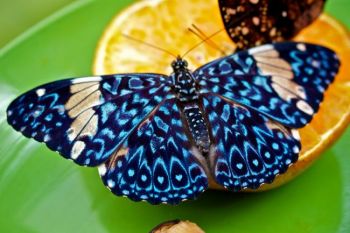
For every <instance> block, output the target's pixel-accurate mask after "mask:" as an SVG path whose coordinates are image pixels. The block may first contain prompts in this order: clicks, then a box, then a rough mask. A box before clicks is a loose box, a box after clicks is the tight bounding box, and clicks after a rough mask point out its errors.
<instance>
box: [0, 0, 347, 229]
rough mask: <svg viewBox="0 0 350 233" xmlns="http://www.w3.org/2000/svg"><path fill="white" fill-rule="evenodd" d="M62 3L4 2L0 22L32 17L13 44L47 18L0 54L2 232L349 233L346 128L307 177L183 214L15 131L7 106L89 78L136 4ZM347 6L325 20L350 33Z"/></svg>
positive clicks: (336, 3) (334, 1) (227, 196)
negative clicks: (109, 183) (97, 53)
mask: <svg viewBox="0 0 350 233" xmlns="http://www.w3.org/2000/svg"><path fill="white" fill-rule="evenodd" d="M345 1H347V3H345ZM3 2H4V1H3ZM37 2H38V1H37ZM52 2H53V1H52ZM56 2H59V3H56V5H55V7H56V9H57V8H59V6H61V5H65V4H66V3H67V2H70V3H69V4H68V5H66V6H65V7H63V8H60V10H58V11H56V12H55V13H52V12H53V11H54V9H55V7H52V5H49V4H47V3H46V4H44V5H43V6H42V8H40V11H38V10H37V9H32V8H30V7H28V8H27V7H26V6H27V5H28V6H29V4H30V3H28V1H24V0H13V1H6V3H1V8H2V10H0V14H1V11H4V12H5V10H4V9H6V7H7V9H12V12H8V11H6V14H5V16H6V17H12V18H10V19H12V20H15V18H16V17H15V16H16V15H18V14H20V13H23V12H27V13H28V12H33V13H32V14H33V16H31V15H30V14H29V15H28V16H27V18H25V17H24V18H23V17H22V20H18V21H16V22H17V24H14V25H13V26H12V28H8V31H9V32H11V33H10V34H11V35H10V37H11V36H12V37H13V35H15V34H16V33H18V32H19V31H21V30H22V31H23V30H24V28H26V27H27V26H26V25H27V24H28V22H35V21H38V20H39V19H40V18H43V17H44V18H45V19H43V20H40V22H39V23H38V24H36V26H34V27H31V28H30V29H27V30H26V31H25V32H24V33H22V34H21V36H19V37H16V39H13V40H12V41H11V42H10V43H8V44H7V45H6V46H4V47H3V48H2V49H1V50H0V232H21V233H22V232H24V233H25V232H45V233H46V232H50V233H55V232H59V233H62V232H65V233H69V232H75V233H76V232H84V233H86V232H115V233H119V232H120V233H128V232H133V233H134V232H148V231H149V230H150V229H151V228H153V227H154V226H155V225H157V224H159V223H160V222H162V221H165V220H170V219H177V218H179V219H188V220H191V221H193V222H196V223H197V224H199V225H200V226H201V227H202V228H203V229H204V230H206V232H208V233H211V232H215V233H224V232H230V233H231V232H293V233H294V232H307V233H311V232H317V233H320V232H325V233H326V232H327V233H330V232H350V212H349V210H350V196H349V194H350V156H349V155H350V153H349V149H350V146H349V141H350V130H349V129H348V130H347V131H346V132H345V134H344V135H343V136H342V137H341V138H340V140H338V141H337V143H336V144H335V145H333V146H332V147H331V148H330V149H328V150H327V151H326V152H325V153H324V154H323V155H322V157H321V159H319V160H318V161H317V162H316V163H315V164H314V165H313V166H312V167H311V168H310V169H309V170H307V171H306V172H305V173H303V174H302V175H301V176H299V177H298V178H296V179H295V180H293V181H292V182H290V183H288V184H287V185H284V186H282V187H281V188H278V189H275V190H272V191H269V192H264V193H250V194H246V193H240V194H234V193H228V192H220V191H207V192H205V193H204V194H203V195H201V197H200V198H199V199H198V200H197V201H190V202H185V203H183V204H181V205H179V206H166V205H160V206H152V205H149V204H147V203H135V202H132V201H130V200H128V199H125V198H121V197H115V196H114V195H112V194H111V193H110V192H109V191H108V190H107V189H106V188H105V187H104V185H103V184H102V182H101V180H100V178H99V176H98V173H97V171H96V169H89V168H83V167H79V166H76V165H75V164H73V163H72V162H69V161H67V160H64V159H62V158H61V157H60V156H58V155H57V154H55V153H54V152H51V151H49V150H48V149H47V148H46V147H45V146H44V145H42V144H39V143H36V142H34V141H33V140H28V139H25V138H24V137H22V136H21V135H20V134H19V133H16V132H15V131H14V130H12V129H11V128H10V127H9V126H8V125H7V123H6V118H5V109H6V106H7V104H8V103H9V101H10V100H12V99H13V98H14V97H15V96H16V95H18V94H20V93H21V92H23V91H26V90H28V89H30V88H32V87H34V86H36V85H39V84H42V83H45V82H49V81H52V80H57V79H60V78H65V77H74V76H84V75H90V74H91V67H92V60H93V55H94V50H95V46H96V43H97V41H98V39H99V37H100V35H101V33H102V32H103V29H104V27H105V26H106V24H107V23H108V21H109V20H110V19H111V18H112V17H113V15H115V14H116V13H117V12H118V11H119V10H120V9H122V8H123V7H125V6H126V5H128V4H130V3H131V1H122V2H121V1H115V0H99V1H92V0H85V1H74V2H72V1H70V0H59V1H56ZM16 4H19V5H18V6H17V5H16ZM60 4H61V5H60ZM19 6H20V7H19ZM349 6H350V2H348V0H343V1H341V0H330V1H329V4H328V5H327V11H328V12H329V13H330V14H332V15H334V16H336V17H337V18H338V19H340V20H342V22H344V23H345V24H347V25H348V26H349V25H350V22H349V18H348V17H347V14H348V12H349V10H350V7H349ZM45 8H47V9H48V10H47V11H45ZM15 9H21V10H18V12H16V11H15ZM26 9H27V10H28V11H26ZM21 15H22V16H23V14H21ZM47 15H50V16H47ZM5 16H4V15H3V14H2V15H1V16H0V26H4V25H5V24H4V17H5ZM45 16H46V17H45ZM159 17H161V16H159ZM5 26H6V25H5ZM5 26H4V28H5V29H6V27H5ZM5 32H6V30H5ZM2 34H4V30H2ZM6 40H9V38H2V39H0V44H1V43H2V44H3V43H4V42H5V41H6ZM335 107H336V106H335Z"/></svg>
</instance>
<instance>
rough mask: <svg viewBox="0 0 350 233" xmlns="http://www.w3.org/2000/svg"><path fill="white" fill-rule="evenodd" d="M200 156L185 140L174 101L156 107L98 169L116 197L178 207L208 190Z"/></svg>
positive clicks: (178, 111) (186, 139)
mask: <svg viewBox="0 0 350 233" xmlns="http://www.w3.org/2000/svg"><path fill="white" fill-rule="evenodd" d="M200 156H201V155H200ZM200 156H196V153H195V149H194V148H192V146H191V144H190V142H189V141H188V138H187V136H186V134H185V129H184V127H183V124H182V120H181V117H180V110H179V108H178V106H177V105H176V100H175V99H171V100H167V101H165V102H164V103H163V104H161V105H159V106H158V107H157V108H156V109H155V110H154V111H153V112H152V114H151V115H150V116H149V117H148V118H147V119H146V120H144V121H143V122H142V123H141V124H140V126H139V127H138V130H135V131H134V132H132V133H131V134H130V136H129V137H128V139H127V140H126V141H125V142H124V144H123V146H122V147H121V149H120V150H118V151H116V153H115V154H114V155H113V156H111V157H110V159H109V160H108V161H107V162H106V163H105V164H103V165H101V166H100V167H99V170H100V174H101V177H102V180H103V182H104V183H105V185H106V186H107V187H109V188H110V189H111V191H112V192H113V193H114V194H116V195H124V196H127V197H129V198H131V199H132V200H134V201H140V200H144V201H148V202H150V203H152V204H159V203H169V204H178V203H179V202H181V201H183V200H185V199H194V198H196V197H197V195H198V194H199V193H201V192H203V191H204V190H205V189H206V188H207V187H208V181H207V176H206V174H205V171H204V170H203V168H202V165H201V162H200Z"/></svg>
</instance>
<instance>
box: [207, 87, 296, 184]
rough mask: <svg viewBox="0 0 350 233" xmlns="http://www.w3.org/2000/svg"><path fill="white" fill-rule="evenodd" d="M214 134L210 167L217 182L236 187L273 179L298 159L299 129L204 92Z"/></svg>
mask: <svg viewBox="0 0 350 233" xmlns="http://www.w3.org/2000/svg"><path fill="white" fill-rule="evenodd" d="M203 106H204V108H205V110H206V112H207V116H208V119H209V122H210V124H211V129H212V135H213V140H214V141H213V145H214V146H213V148H214V149H213V150H212V151H211V154H210V158H211V159H210V162H211V163H210V167H211V168H212V172H213V176H214V178H215V180H216V182H217V183H219V184H221V185H222V186H224V187H226V188H227V189H230V190H233V191H239V190H241V189H245V188H251V189H256V188H258V187H260V185H261V184H263V183H271V182H272V181H273V180H274V178H275V177H276V175H278V174H281V173H284V172H285V171H286V170H287V168H288V167H289V165H291V164H292V163H294V162H295V161H296V160H297V159H298V153H299V151H300V147H301V146H300V142H299V137H298V136H299V135H298V132H297V130H295V129H289V128H287V127H285V126H282V125H281V124H278V123H277V122H275V121H273V120H270V119H269V118H267V117H265V116H264V115H263V114H261V113H259V112H257V111H254V110H252V109H249V108H247V107H244V106H242V105H240V104H237V103H234V102H231V101H228V100H225V99H224V98H223V97H220V96H217V95H214V94H204V95H203Z"/></svg>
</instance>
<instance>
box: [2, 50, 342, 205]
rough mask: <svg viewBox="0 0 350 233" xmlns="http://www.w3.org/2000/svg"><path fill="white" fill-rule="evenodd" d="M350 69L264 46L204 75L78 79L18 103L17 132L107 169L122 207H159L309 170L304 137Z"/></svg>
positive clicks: (14, 112) (177, 66)
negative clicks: (299, 165) (124, 201)
mask: <svg viewBox="0 0 350 233" xmlns="http://www.w3.org/2000/svg"><path fill="white" fill-rule="evenodd" d="M339 65H340V64H339V60H338V58H337V57H336V55H335V54H334V52H332V51H331V50H329V49H327V48H324V47H321V46H316V45H311V44H304V43H278V44H273V45H264V46H261V47H257V48H254V49H250V50H247V51H242V52H238V53H236V54H233V55H231V56H227V57H223V58H220V59H217V60H215V61H213V62H211V63H208V64H206V65H204V66H203V67H200V68H199V69H197V70H196V71H194V72H191V71H190V70H188V68H187V62H186V61H184V60H183V59H182V58H180V57H178V58H177V59H176V61H174V62H173V63H172V67H173V70H174V72H173V73H172V74H170V75H169V76H166V75H161V74H116V75H106V76H98V77H85V78H76V79H67V80H61V81H56V82H52V83H49V84H45V85H42V86H39V87H37V88H35V89H33V90H31V91H29V92H27V93H25V94H23V95H21V96H19V97H18V98H17V99H15V100H14V101H13V102H12V103H11V104H10V106H9V107H8V109H7V120H8V123H9V124H10V125H11V126H12V127H13V128H14V129H16V130H18V131H20V132H22V134H23V135H25V136H26V137H30V138H34V139H35V140H37V141H39V142H44V143H45V144H46V145H47V146H48V147H49V148H50V149H52V150H54V151H58V152H59V153H60V154H61V155H62V156H63V157H65V158H67V159H71V160H73V161H74V162H75V163H77V164H79V165H84V166H90V167H94V166H99V172H100V175H101V177H102V180H103V182H104V184H105V185H106V186H107V187H108V188H109V189H110V190H111V191H112V192H113V193H114V194H116V195H122V196H127V197H129V198H130V199H132V200H134V201H140V200H144V201H147V202H149V203H152V204H159V203H169V204H178V203H179V202H181V201H183V200H186V199H195V198H196V197H197V196H198V195H199V194H200V193H201V192H203V191H204V190H205V189H207V188H208V182H209V181H208V178H209V177H210V178H213V179H212V180H211V182H216V183H217V184H219V185H221V186H224V187H226V188H227V189H229V190H232V191H239V190H241V189H245V188H251V189H256V188H258V187H259V186H260V185H261V184H263V183H271V182H272V181H273V180H274V178H275V177H276V176H277V175H278V174H282V173H284V172H285V171H286V170H287V168H288V167H289V165H290V164H292V163H294V162H295V161H296V160H297V159H298V154H299V151H300V149H301V148H300V147H301V145H300V142H299V137H298V133H297V131H296V129H295V128H300V127H303V126H305V125H306V124H307V123H308V122H310V120H311V119H312V117H313V115H314V114H315V113H316V112H317V110H318V108H319V105H320V103H321V101H322V99H323V93H324V91H325V90H326V89H327V87H328V86H329V84H330V83H331V82H332V81H333V79H334V77H335V75H336V73H337V72H338V68H339Z"/></svg>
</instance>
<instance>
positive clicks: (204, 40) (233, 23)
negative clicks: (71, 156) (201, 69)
mask: <svg viewBox="0 0 350 233" xmlns="http://www.w3.org/2000/svg"><path fill="white" fill-rule="evenodd" d="M252 13H254V12H246V13H245V14H243V15H241V16H240V17H239V18H236V19H235V20H233V21H231V23H230V24H229V27H232V26H234V25H236V24H238V23H240V22H241V21H242V20H243V19H245V18H246V17H248V16H250V15H251V14H252ZM224 30H225V27H224V28H221V29H220V30H218V31H216V32H214V33H212V34H211V35H209V36H208V37H206V38H205V39H203V40H202V41H201V42H199V43H198V44H196V45H194V46H193V47H192V48H190V49H189V50H187V52H186V53H185V54H183V55H182V56H181V57H182V58H183V57H185V56H186V55H187V54H189V53H190V52H191V51H193V50H194V49H195V48H197V47H198V46H200V45H201V44H203V43H204V42H207V41H209V40H211V38H213V37H214V36H216V35H217V34H219V33H220V32H222V31H224ZM224 54H226V53H224Z"/></svg>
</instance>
